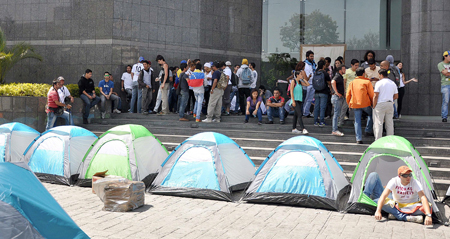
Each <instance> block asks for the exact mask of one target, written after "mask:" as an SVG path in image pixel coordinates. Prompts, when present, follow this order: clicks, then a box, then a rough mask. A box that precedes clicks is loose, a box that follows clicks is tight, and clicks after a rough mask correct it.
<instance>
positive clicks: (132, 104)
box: [130, 83, 142, 113]
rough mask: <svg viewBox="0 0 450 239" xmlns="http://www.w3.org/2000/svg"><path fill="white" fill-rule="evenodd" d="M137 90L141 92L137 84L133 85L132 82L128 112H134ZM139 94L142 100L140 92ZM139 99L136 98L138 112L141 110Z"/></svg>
mask: <svg viewBox="0 0 450 239" xmlns="http://www.w3.org/2000/svg"><path fill="white" fill-rule="evenodd" d="M139 92H141V91H140V90H139V86H138V84H136V85H135V84H134V83H133V89H132V91H131V103H130V112H133V113H134V105H135V104H136V99H137V98H138V94H139ZM140 94H141V100H142V92H141V93H140ZM141 100H138V102H137V111H138V112H139V111H140V110H141Z"/></svg>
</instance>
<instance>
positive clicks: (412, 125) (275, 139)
mask: <svg viewBox="0 0 450 239" xmlns="http://www.w3.org/2000/svg"><path fill="white" fill-rule="evenodd" d="M109 116H110V117H111V118H107V119H103V120H102V119H98V118H95V119H91V124H89V125H87V126H85V125H83V126H85V127H86V128H87V129H89V130H91V131H92V132H94V133H95V134H97V135H100V134H102V133H103V132H105V131H107V130H108V129H110V128H112V127H114V126H116V125H121V124H140V125H143V126H145V127H146V128H148V129H149V130H150V132H152V133H153V134H154V135H155V136H156V137H157V138H158V139H159V140H161V142H162V143H163V144H164V145H165V147H166V148H167V149H168V150H169V151H171V150H173V148H175V147H176V146H177V145H178V144H180V143H181V142H183V141H184V140H185V139H187V138H189V137H190V136H192V135H194V134H197V133H200V132H205V131H215V132H218V133H222V134H225V135H227V136H228V137H230V138H231V139H233V140H234V141H236V143H237V144H239V145H240V146H241V147H242V148H243V149H244V150H245V152H246V153H247V154H248V155H249V156H250V158H251V159H252V160H253V162H254V163H255V165H256V166H259V165H260V164H261V163H262V162H263V161H264V159H265V158H266V157H267V156H268V154H269V153H270V152H271V151H272V150H274V149H275V148H276V147H277V146H278V145H279V144H280V143H282V142H283V141H285V140H286V139H289V138H291V137H294V136H296V135H294V134H292V133H291V129H292V116H289V117H288V118H287V119H286V124H285V125H280V124H279V121H278V119H277V118H275V121H274V124H272V125H265V124H263V125H257V124H256V123H257V119H256V118H252V119H250V122H249V123H247V124H244V117H243V116H223V117H222V122H221V123H195V122H194V120H193V119H192V116H188V118H189V119H190V120H191V121H190V122H180V121H178V115H177V114H169V115H166V116H158V115H147V116H144V115H141V114H111V115H109ZM203 118H204V117H203V116H202V119H203ZM265 120H266V116H264V119H263V121H264V122H265ZM303 121H304V123H305V126H306V128H307V129H308V131H309V136H312V137H315V138H317V139H319V140H320V141H322V142H323V143H324V145H325V146H326V147H327V148H328V150H330V151H331V153H332V154H333V155H334V156H335V157H336V159H337V160H338V161H339V163H340V164H341V166H342V167H343V169H344V172H345V174H346V176H347V177H348V178H349V179H350V178H351V176H352V174H353V171H354V169H355V167H356V165H357V163H358V161H359V159H360V158H361V156H362V154H363V153H364V151H365V150H366V149H367V147H368V146H369V145H370V144H371V143H372V142H373V140H374V138H373V137H365V136H363V142H364V144H362V145H358V144H356V143H355V142H356V139H355V134H354V128H353V121H351V120H348V121H346V122H345V124H344V125H343V127H342V128H341V129H340V130H341V132H343V133H344V134H345V136H344V137H336V136H333V135H331V120H329V119H328V120H326V124H327V126H325V127H323V128H321V127H317V126H316V127H315V126H313V119H312V118H303ZM364 123H365V122H363V125H364ZM363 132H364V131H363ZM395 134H396V135H399V136H403V137H405V138H406V139H408V140H409V141H410V142H411V143H412V144H413V145H414V146H415V147H416V149H417V150H418V151H419V152H420V154H421V155H422V157H423V158H424V159H425V161H426V162H427V164H428V166H429V168H430V171H431V174H432V177H433V179H434V184H435V189H436V190H437V193H438V196H440V197H443V196H444V195H445V192H446V191H447V189H448V187H449V185H450V137H449V136H450V124H445V123H442V122H440V118H439V117H425V116H424V117H417V116H416V117H414V116H409V117H408V116H404V117H403V118H402V119H401V120H399V121H395Z"/></svg>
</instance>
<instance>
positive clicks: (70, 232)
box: [0, 162, 89, 239]
mask: <svg viewBox="0 0 450 239" xmlns="http://www.w3.org/2000/svg"><path fill="white" fill-rule="evenodd" d="M62 236H63V237H64V238H79V239H81V238H89V237H88V236H87V235H86V234H85V233H84V232H83V231H82V230H81V229H80V228H79V227H78V226H77V225H76V224H75V222H74V221H73V220H72V219H71V218H70V217H69V215H68V214H67V213H66V212H65V211H64V209H63V208H62V207H61V206H60V205H59V204H58V202H56V200H55V199H54V198H53V197H52V195H51V194H50V193H49V192H48V191H47V189H45V187H44V186H43V185H42V184H41V182H39V180H38V179H37V178H36V176H35V175H34V174H33V172H31V171H30V169H29V168H28V167H27V165H26V164H25V163H24V162H17V163H0V238H49V239H52V238H61V237H62Z"/></svg>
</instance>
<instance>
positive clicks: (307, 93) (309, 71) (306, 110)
mask: <svg viewBox="0 0 450 239" xmlns="http://www.w3.org/2000/svg"><path fill="white" fill-rule="evenodd" d="M304 62H305V73H306V78H307V79H306V80H307V81H308V82H309V86H303V99H304V100H303V102H304V103H303V116H307V117H311V111H310V108H311V104H312V101H313V99H314V93H315V92H316V91H315V90H314V87H313V84H312V79H313V77H314V72H315V71H316V68H317V64H316V62H314V52H313V51H307V52H306V60H305V61H304Z"/></svg>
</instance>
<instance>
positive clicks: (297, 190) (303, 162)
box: [243, 136, 350, 210]
mask: <svg viewBox="0 0 450 239" xmlns="http://www.w3.org/2000/svg"><path fill="white" fill-rule="evenodd" d="M349 187H350V186H349V183H348V181H347V179H346V178H345V176H344V174H343V170H342V167H341V166H340V165H339V163H338V162H337V160H336V159H335V158H334V156H333V155H332V154H331V153H330V152H329V151H328V149H327V148H326V147H325V146H324V145H323V144H322V142H320V141H319V140H317V139H315V138H312V137H308V136H297V137H293V138H290V139H288V140H286V141H285V142H283V143H281V144H280V145H279V146H278V147H277V148H276V149H275V150H274V151H273V152H272V153H270V154H269V156H268V157H267V158H266V160H264V162H263V163H262V164H261V166H260V167H259V169H258V170H257V171H256V173H255V178H254V180H253V181H252V183H251V185H250V186H249V188H248V189H247V191H246V195H245V196H244V198H243V200H245V201H249V202H262V203H276V204H286V205H295V206H306V207H315V208H325V209H330V210H340V209H341V208H340V206H339V203H340V202H339V199H340V198H341V197H342V196H343V193H344V192H347V191H348V190H349ZM344 189H347V190H344Z"/></svg>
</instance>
